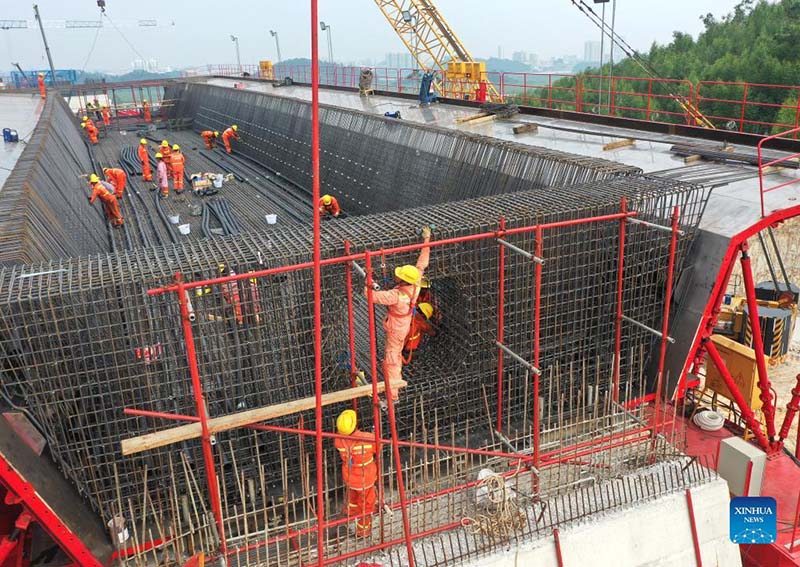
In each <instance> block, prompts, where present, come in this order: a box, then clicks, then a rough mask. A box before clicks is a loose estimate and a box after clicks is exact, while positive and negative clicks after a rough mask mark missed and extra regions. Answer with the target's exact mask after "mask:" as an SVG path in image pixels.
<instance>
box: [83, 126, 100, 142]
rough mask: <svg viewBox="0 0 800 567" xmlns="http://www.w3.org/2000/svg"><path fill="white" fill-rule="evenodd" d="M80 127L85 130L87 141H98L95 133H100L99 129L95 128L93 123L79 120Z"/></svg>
mask: <svg viewBox="0 0 800 567" xmlns="http://www.w3.org/2000/svg"><path fill="white" fill-rule="evenodd" d="M81 128H83V129H84V130H86V135H87V136H89V141H90V142H91V143H92V144H96V143H97V141H98V140H97V134H99V133H100V130H98V129H97V128H95V127H94V124H92V123H91V122H88V123H87V122H81Z"/></svg>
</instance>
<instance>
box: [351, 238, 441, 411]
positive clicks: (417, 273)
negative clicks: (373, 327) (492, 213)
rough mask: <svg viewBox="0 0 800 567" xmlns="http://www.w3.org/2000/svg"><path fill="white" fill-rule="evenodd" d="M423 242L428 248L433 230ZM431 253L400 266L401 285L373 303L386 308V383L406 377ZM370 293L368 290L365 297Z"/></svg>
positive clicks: (377, 295)
mask: <svg viewBox="0 0 800 567" xmlns="http://www.w3.org/2000/svg"><path fill="white" fill-rule="evenodd" d="M422 241H423V242H424V243H425V244H427V243H428V242H430V241H431V229H430V228H429V227H427V226H426V227H425V228H423V229H422ZM430 256H431V249H430V247H428V246H425V247H423V248H422V250H420V253H419V258H418V259H417V264H416V265H415V266H412V265H410V264H406V265H405V266H398V267H396V268H395V269H394V276H395V279H396V281H397V285H395V287H394V288H392V289H390V290H385V291H373V292H372V300H373V302H375V303H378V304H380V305H386V318H385V319H384V320H383V330H384V331H385V333H386V341H385V344H386V347H385V350H384V357H383V379H384V380H386V381H389V382H397V381H398V380H400V379H401V378H402V377H403V345H404V344H405V342H406V337H407V336H408V331H409V329H410V328H411V320H412V316H413V313H414V306H415V305H416V303H417V298H418V296H419V292H420V280H421V279H422V276H423V274H424V273H425V269H426V268H427V267H428V262H429V261H430ZM368 293H369V290H368V289H367V287H366V286H365V287H364V294H365V295H366V294H368ZM392 399H393V400H395V401H396V400H397V399H398V397H397V390H396V389H394V388H392Z"/></svg>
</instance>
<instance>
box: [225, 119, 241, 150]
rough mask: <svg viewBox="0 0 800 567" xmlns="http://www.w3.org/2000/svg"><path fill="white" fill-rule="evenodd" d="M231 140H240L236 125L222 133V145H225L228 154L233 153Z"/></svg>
mask: <svg viewBox="0 0 800 567" xmlns="http://www.w3.org/2000/svg"><path fill="white" fill-rule="evenodd" d="M231 138H233V139H234V140H238V139H239V127H238V126H237V125H236V124H234V125H233V126H231V127H230V128H228V129H227V130H225V131H224V132H223V133H222V143H223V144H225V151H226V152H228V153H232V150H231Z"/></svg>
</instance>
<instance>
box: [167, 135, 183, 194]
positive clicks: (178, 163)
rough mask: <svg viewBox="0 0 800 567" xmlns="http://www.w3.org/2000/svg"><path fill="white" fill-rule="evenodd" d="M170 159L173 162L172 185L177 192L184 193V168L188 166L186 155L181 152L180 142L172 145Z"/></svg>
mask: <svg viewBox="0 0 800 567" xmlns="http://www.w3.org/2000/svg"><path fill="white" fill-rule="evenodd" d="M169 160H170V163H171V164H172V185H173V186H174V187H175V192H176V193H178V194H180V193H183V170H184V167H185V166H186V157H185V156H184V155H183V153H181V147H180V146H179V145H178V144H175V145H174V146H172V153H171V154H170V156H169Z"/></svg>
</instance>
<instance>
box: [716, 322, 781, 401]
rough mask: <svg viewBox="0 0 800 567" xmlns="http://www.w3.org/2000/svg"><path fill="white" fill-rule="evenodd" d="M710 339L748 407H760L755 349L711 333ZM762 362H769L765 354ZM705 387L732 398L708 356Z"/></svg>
mask: <svg viewBox="0 0 800 567" xmlns="http://www.w3.org/2000/svg"><path fill="white" fill-rule="evenodd" d="M711 340H712V341H714V346H716V347H717V350H718V351H719V354H720V356H722V359H723V360H724V361H725V363H726V365H727V367H728V370H729V371H730V373H731V377H732V378H733V382H734V384H736V386H737V387H738V388H739V391H740V392H741V393H742V396H743V397H744V399H745V401H746V402H747V403H748V405H749V406H750V409H753V410H757V409H760V408H761V400H760V399H759V397H758V396H759V395H760V394H761V390H759V388H758V369H757V367H756V353H755V351H754V350H753V349H751V348H750V347H746V346H744V345H743V344H741V343H737V342H736V341H734V340H732V339H729V338H728V337H724V336H722V335H711ZM764 362H765V363H768V362H769V360H768V359H767V357H766V356H765V357H764ZM705 387H706V388H707V389H709V390H711V391H713V392H716V393H718V394H719V395H721V396H725V397H726V398H728V399H729V400H733V397H732V396H731V393H730V390H728V386H727V385H726V384H725V381H724V380H723V379H722V376H720V374H719V372H718V371H717V367H716V366H714V363H713V362H712V361H711V360H710V359H708V358H707V362H706V383H705Z"/></svg>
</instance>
